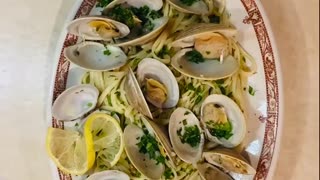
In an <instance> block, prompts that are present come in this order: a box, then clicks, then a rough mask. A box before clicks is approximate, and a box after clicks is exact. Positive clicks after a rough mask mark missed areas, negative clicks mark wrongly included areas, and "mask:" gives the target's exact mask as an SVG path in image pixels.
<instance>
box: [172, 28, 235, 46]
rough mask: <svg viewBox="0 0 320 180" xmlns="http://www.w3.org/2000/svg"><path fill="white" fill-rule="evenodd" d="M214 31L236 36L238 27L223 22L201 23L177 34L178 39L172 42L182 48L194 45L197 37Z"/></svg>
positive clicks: (231, 36)
mask: <svg viewBox="0 0 320 180" xmlns="http://www.w3.org/2000/svg"><path fill="white" fill-rule="evenodd" d="M212 33H220V34H222V35H224V36H225V37H230V38H236V35H237V29H236V28H235V27H234V26H226V25H223V24H210V23H209V24H208V23H206V24H204V23H199V24H196V25H193V26H191V27H190V28H188V29H186V30H185V31H182V32H181V33H180V34H179V35H177V37H176V39H175V40H174V41H173V42H172V46H173V47H180V48H186V47H192V46H193V45H194V41H195V39H196V38H199V37H208V36H210V34H212Z"/></svg>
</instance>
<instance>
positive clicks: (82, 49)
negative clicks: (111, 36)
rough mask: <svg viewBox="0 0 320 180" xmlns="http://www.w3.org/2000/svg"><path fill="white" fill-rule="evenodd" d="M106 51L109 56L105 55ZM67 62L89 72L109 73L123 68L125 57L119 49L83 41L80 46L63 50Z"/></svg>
mask: <svg viewBox="0 0 320 180" xmlns="http://www.w3.org/2000/svg"><path fill="white" fill-rule="evenodd" d="M106 49H108V50H109V52H110V53H111V54H109V55H106V54H104V51H105V50H106ZM64 56H65V57H66V58H67V60H69V61H71V62H72V63H74V64H76V65H78V66H79V67H81V68H83V69H86V70H91V71H109V70H113V69H117V68H120V67H122V66H124V65H125V64H126V62H127V59H128V58H127V55H126V54H125V53H124V52H123V51H122V50H121V48H119V47H116V46H112V45H107V46H104V45H103V44H101V43H97V42H91V41H85V42H82V43H80V44H76V45H73V46H69V47H67V48H66V49H65V50H64Z"/></svg>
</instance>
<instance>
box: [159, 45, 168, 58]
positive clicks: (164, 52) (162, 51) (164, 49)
mask: <svg viewBox="0 0 320 180" xmlns="http://www.w3.org/2000/svg"><path fill="white" fill-rule="evenodd" d="M165 55H169V49H168V46H167V45H164V46H163V47H162V49H161V50H160V51H159V52H158V54H157V56H159V57H160V58H164V56H165Z"/></svg>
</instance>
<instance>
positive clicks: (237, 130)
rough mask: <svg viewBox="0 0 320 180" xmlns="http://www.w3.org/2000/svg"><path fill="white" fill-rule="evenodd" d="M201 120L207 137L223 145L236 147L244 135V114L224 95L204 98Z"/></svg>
mask: <svg viewBox="0 0 320 180" xmlns="http://www.w3.org/2000/svg"><path fill="white" fill-rule="evenodd" d="M201 122H202V124H203V127H204V130H205V133H206V136H207V138H208V139H209V140H210V141H213V142H216V143H218V144H221V145H222V146H224V147H228V148H233V147H236V146H238V145H239V144H240V143H241V142H242V141H243V139H244V137H245V133H246V122H245V118H244V115H243V113H242V112H241V110H240V108H239V106H238V105H237V104H236V103H235V102H234V101H233V100H232V99H230V98H229V97H227V96H225V95H218V94H214V95H210V96H208V97H207V98H206V99H205V100H204V102H203V103H202V107H201Z"/></svg>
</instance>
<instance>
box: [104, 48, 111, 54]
mask: <svg viewBox="0 0 320 180" xmlns="http://www.w3.org/2000/svg"><path fill="white" fill-rule="evenodd" d="M103 54H104V55H106V56H110V55H111V51H110V50H109V49H107V48H106V50H104V51H103Z"/></svg>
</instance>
